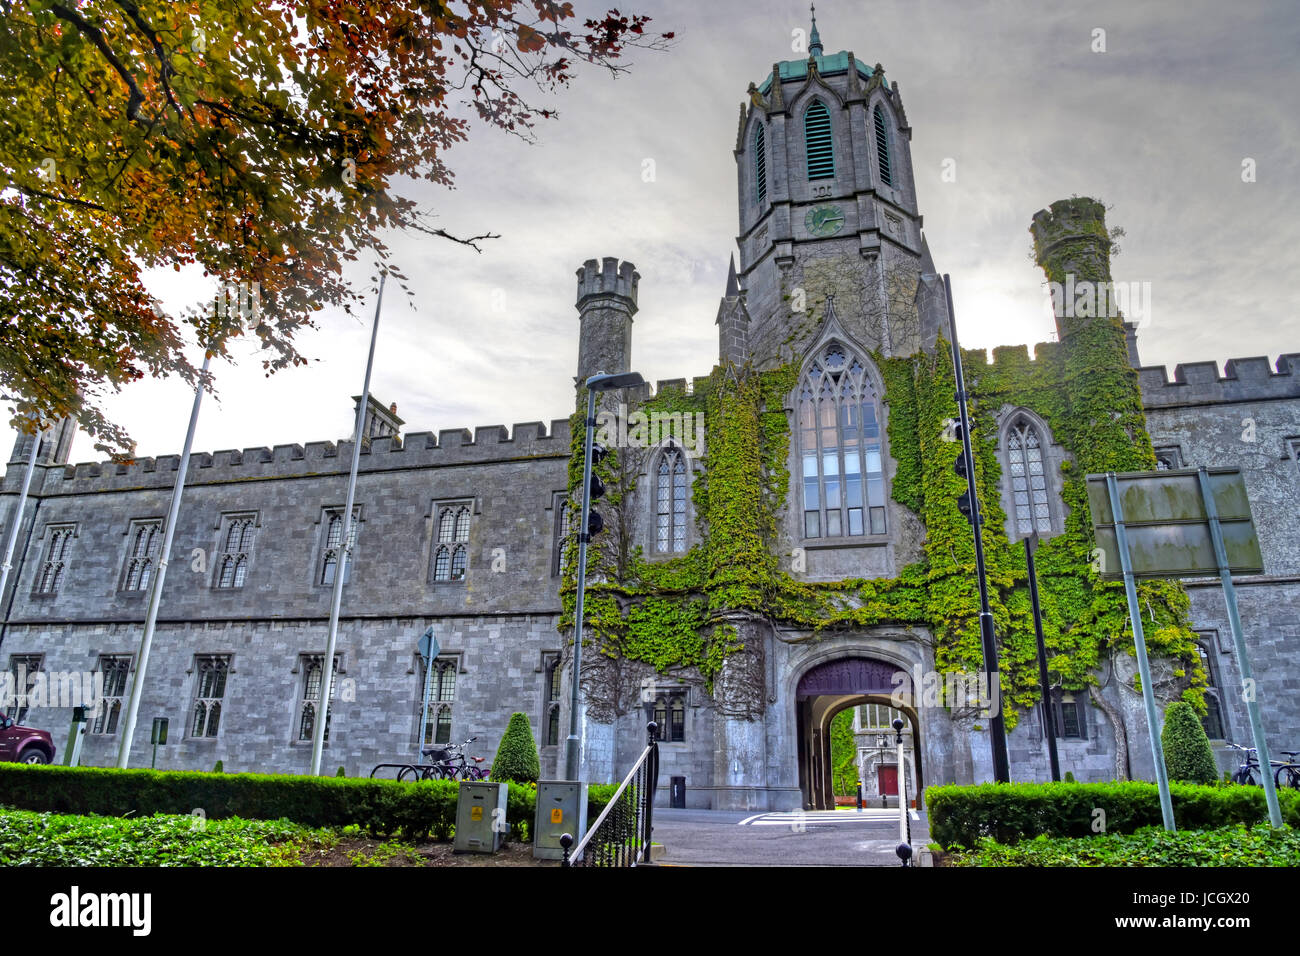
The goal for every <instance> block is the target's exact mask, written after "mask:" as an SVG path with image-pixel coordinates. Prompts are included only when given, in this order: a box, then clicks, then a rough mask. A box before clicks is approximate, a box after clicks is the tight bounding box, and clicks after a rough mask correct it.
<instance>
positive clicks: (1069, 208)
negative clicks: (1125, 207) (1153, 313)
mask: <svg viewBox="0 0 1300 956" xmlns="http://www.w3.org/2000/svg"><path fill="white" fill-rule="evenodd" d="M1029 231H1030V233H1031V234H1032V235H1033V237H1034V260H1035V261H1036V262H1037V263H1038V265H1039V266H1040V267H1041V268H1042V270H1043V273H1044V274H1045V275H1046V277H1047V281H1048V283H1049V284H1050V288H1051V290H1052V307H1053V311H1054V312H1055V314H1056V333H1057V337H1058V338H1059V339H1060V341H1062V342H1064V341H1065V340H1066V339H1067V338H1069V336H1070V335H1072V334H1073V333H1074V332H1075V331H1077V330H1078V329H1079V328H1080V327H1081V326H1082V325H1085V324H1089V323H1091V322H1092V321H1093V320H1094V319H1095V318H1097V317H1098V315H1097V313H1098V312H1099V311H1101V310H1100V308H1093V309H1091V310H1090V309H1088V308H1087V307H1086V304H1085V303H1086V302H1087V299H1086V298H1085V297H1084V293H1085V291H1087V290H1091V292H1092V294H1093V295H1092V300H1091V301H1093V302H1094V303H1096V304H1097V305H1098V306H1099V305H1100V303H1099V302H1098V297H1097V295H1096V292H1097V291H1098V290H1100V289H1102V288H1106V289H1109V288H1110V286H1111V276H1110V246H1111V242H1110V234H1109V233H1108V232H1107V231H1106V207H1105V206H1103V205H1102V204H1101V203H1099V202H1097V201H1096V200H1095V199H1088V198H1086V197H1082V198H1076V199H1061V200H1058V201H1057V202H1054V203H1052V205H1051V207H1050V208H1049V209H1042V210H1039V211H1038V212H1037V213H1035V214H1034V221H1033V224H1032V225H1031V226H1030V227H1029ZM1107 305H1113V300H1111V299H1109V297H1108V299H1107ZM1125 346H1126V349H1125V350H1126V352H1127V350H1128V347H1127V342H1126V343H1125ZM1133 348H1134V350H1136V342H1134V344H1133Z"/></svg>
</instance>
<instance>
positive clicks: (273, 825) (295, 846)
mask: <svg viewBox="0 0 1300 956" xmlns="http://www.w3.org/2000/svg"><path fill="white" fill-rule="evenodd" d="M331 839H332V834H330V833H329V832H328V831H326V832H322V831H319V830H312V829H308V828H307V827H303V826H300V825H298V824H296V823H290V822H288V821H287V820H274V821H268V820H233V819H232V820H202V821H199V820H197V819H196V818H194V817H191V816H188V815H185V816H177V815H167V814H157V815H155V816H148V817H127V818H125V819H124V818H121V817H108V816H72V815H64V814H54V813H32V812H28V811H25V810H5V811H0V866H6V867H8V866H77V867H82V866H298V865H300V860H299V853H300V851H301V850H303V849H305V848H308V847H320V846H327V845H328V844H329V841H330V840H331Z"/></svg>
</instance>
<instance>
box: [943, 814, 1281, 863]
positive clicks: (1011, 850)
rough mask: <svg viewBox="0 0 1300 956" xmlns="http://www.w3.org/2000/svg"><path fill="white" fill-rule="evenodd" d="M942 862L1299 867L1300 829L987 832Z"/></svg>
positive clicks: (1261, 826) (1231, 828)
mask: <svg viewBox="0 0 1300 956" xmlns="http://www.w3.org/2000/svg"><path fill="white" fill-rule="evenodd" d="M944 865H945V866H1124V867H1129V866H1300V833H1297V832H1296V831H1295V830H1293V829H1290V828H1289V827H1288V828H1283V829H1281V830H1274V829H1273V828H1272V827H1270V826H1268V825H1267V824H1257V825H1255V826H1253V827H1249V828H1248V827H1246V826H1244V825H1242V824H1238V825H1237V826H1235V827H1225V828H1223V829H1220V830H1179V831H1178V832H1177V833H1169V832H1167V831H1166V830H1165V829H1164V828H1162V827H1143V828H1142V829H1141V830H1138V831H1137V832H1136V833H1127V834H1112V835H1109V836H1094V837H1084V838H1074V837H1045V836H1040V837H1037V838H1035V839H1033V840H1025V841H1023V842H1021V843H1017V844H1015V845H1014V846H1003V845H1002V844H1000V843H995V842H994V841H993V840H990V839H989V838H988V837H984V838H983V839H981V840H980V841H979V844H978V846H977V847H976V848H975V849H974V850H966V851H962V852H958V853H955V854H953V855H952V856H950V857H948V858H947V859H946V860H945V861H944Z"/></svg>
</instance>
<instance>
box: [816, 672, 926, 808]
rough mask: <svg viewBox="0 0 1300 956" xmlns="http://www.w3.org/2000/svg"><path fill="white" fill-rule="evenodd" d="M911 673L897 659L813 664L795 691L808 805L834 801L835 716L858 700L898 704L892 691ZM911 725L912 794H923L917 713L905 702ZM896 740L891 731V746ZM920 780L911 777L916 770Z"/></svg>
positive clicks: (905, 715) (909, 787)
mask: <svg viewBox="0 0 1300 956" xmlns="http://www.w3.org/2000/svg"><path fill="white" fill-rule="evenodd" d="M896 674H901V675H904V676H907V672H906V671H905V670H904V669H903V668H901V667H899V666H898V665H897V664H890V663H887V662H886V661H881V660H876V659H874V658H868V657H843V658H839V659H837V660H832V661H825V662H823V663H821V664H818V665H816V666H814V667H812V668H810V669H809V670H808V671H807V672H806V673H804V675H803V676H802V677H800V678H799V684H798V686H797V689H796V692H795V707H796V711H797V718H798V733H799V789H800V790H802V791H803V804H804V807H806V808H807V809H810V810H828V809H831V808H832V807H834V806H835V798H834V790H833V785H832V780H831V741H830V725H831V720H832V719H833V718H834V717H835V716H836V715H837V714H838V713H840V712H841V711H843V710H845V709H846V708H849V707H856V706H858V705H859V704H885V705H889V706H894V702H893V701H892V700H891V697H892V695H893V694H894V693H895V692H896V691H897V690H898V688H899V687H900V686H902V687H907V686H910V685H909V684H907V683H904V682H903V680H902V678H897V679H896V678H895V676H894V675H896ZM899 710H901V712H902V715H903V718H904V719H905V720H906V721H907V722H908V724H909V726H908V727H907V728H905V729H904V731H903V732H904V735H905V736H907V735H910V738H911V746H910V751H911V758H912V763H911V765H910V766H909V767H908V776H909V780H908V785H907V790H908V792H909V793H914V794H919V793H920V792H921V785H922V781H923V779H924V777H923V775H922V770H921V757H920V754H921V728H920V723H919V722H918V720H917V718H916V712H915V711H914V710H913V709H912V708H911V707H901V708H899ZM893 745H894V737H893V733H892V731H891V732H890V735H889V746H890V747H892V746H893ZM913 774H914V775H915V779H914V780H913V779H910V778H911V777H912V775H913Z"/></svg>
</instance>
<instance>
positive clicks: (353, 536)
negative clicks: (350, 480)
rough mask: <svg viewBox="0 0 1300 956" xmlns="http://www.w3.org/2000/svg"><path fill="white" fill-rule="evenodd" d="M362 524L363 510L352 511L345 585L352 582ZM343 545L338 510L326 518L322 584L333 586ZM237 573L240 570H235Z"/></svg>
mask: <svg viewBox="0 0 1300 956" xmlns="http://www.w3.org/2000/svg"><path fill="white" fill-rule="evenodd" d="M360 523H361V509H360V508H353V509H352V523H351V525H349V527H348V545H347V560H346V561H345V562H344V564H343V583H344V584H347V583H348V582H349V581H351V580H352V565H353V562H354V560H355V558H354V552H355V551H356V546H357V526H358V525H359V524H360ZM342 543H343V509H342V508H338V509H336V510H331V511H328V512H326V516H325V548H324V551H325V556H324V558H323V559H322V561H321V573H320V583H321V584H333V583H334V575H335V574H336V573H337V571H338V566H339V558H340V556H341V555H342V552H343V549H342V548H341V547H340V545H341V544H342ZM235 571H236V573H237V572H238V569H237V568H236V569H235Z"/></svg>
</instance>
